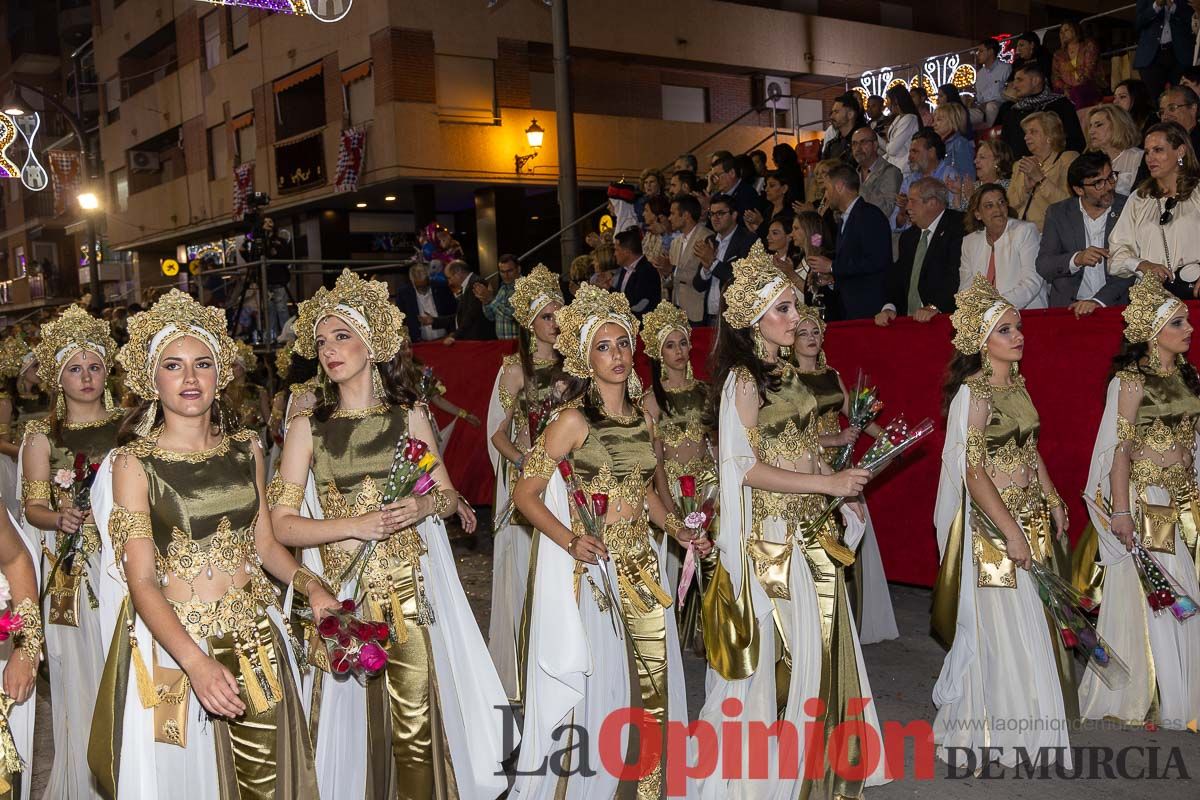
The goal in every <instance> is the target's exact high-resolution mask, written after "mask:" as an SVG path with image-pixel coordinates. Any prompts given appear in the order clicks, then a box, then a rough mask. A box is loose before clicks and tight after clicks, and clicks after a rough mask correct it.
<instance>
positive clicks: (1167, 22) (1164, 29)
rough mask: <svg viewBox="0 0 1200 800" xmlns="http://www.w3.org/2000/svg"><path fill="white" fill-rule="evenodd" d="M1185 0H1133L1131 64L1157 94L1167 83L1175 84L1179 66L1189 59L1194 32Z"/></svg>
mask: <svg viewBox="0 0 1200 800" xmlns="http://www.w3.org/2000/svg"><path fill="white" fill-rule="evenodd" d="M1193 14H1194V11H1193V8H1192V6H1191V4H1189V3H1188V0H1137V10H1136V11H1135V12H1134V27H1135V28H1136V29H1137V32H1138V43H1137V50H1135V51H1134V54H1133V68H1134V69H1136V70H1137V71H1138V75H1139V76H1140V77H1141V79H1142V80H1143V81H1145V83H1146V88H1147V89H1148V90H1149V91H1150V96H1151V97H1158V95H1159V93H1161V92H1162V90H1163V87H1164V86H1166V85H1167V84H1168V83H1172V84H1176V85H1177V84H1178V83H1179V75H1180V72H1181V71H1182V69H1183V68H1184V67H1186V66H1188V65H1190V64H1191V63H1192V59H1193V57H1194V52H1193V49H1194V47H1195V42H1196V35H1195V33H1193V32H1192V15H1193Z"/></svg>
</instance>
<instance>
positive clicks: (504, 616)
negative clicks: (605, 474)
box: [487, 369, 533, 698]
mask: <svg viewBox="0 0 1200 800" xmlns="http://www.w3.org/2000/svg"><path fill="white" fill-rule="evenodd" d="M503 375H504V370H503V369H501V370H500V372H499V373H498V374H497V375H496V383H495V385H494V386H492V399H491V402H490V403H489V405H488V414H487V448H488V457H489V458H490V459H491V462H492V470H493V471H494V472H495V473H496V494H495V500H494V502H493V504H492V516H493V519H494V518H495V515H496V514H499V513H500V509H502V508H504V507H505V506H507V505H508V501H509V497H510V496H511V495H510V492H511V491H512V487H511V486H509V485H508V459H506V458H505V457H504V456H502V455H501V454H500V451H499V450H497V449H496V445H494V444H492V436H494V435H495V433H496V431H498V430H499V429H500V425H501V423H503V422H504V418H505V416H507V412H505V410H504V407H503V406H502V405H500V378H501V377H502V376H503ZM532 549H533V532H532V531H531V530H530V529H529V528H528V527H526V526H524V525H512V524H509V525H505V526H504V527H502V528H497V529H495V530H494V531H493V534H492V613H491V622H490V623H489V625H488V652H489V653H491V655H492V661H493V662H494V663H495V665H496V672H497V674H499V676H500V682H501V683H502V684H503V685H504V691H505V692H507V693H508V696H509V697H512V698H515V697H516V696H517V684H518V682H519V677H518V670H519V669H520V666H519V664H518V661H519V659H518V654H517V632H518V630H519V629H520V627H521V610H522V608H523V607H524V605H525V587H526V585H527V584H528V581H529V553H530V550H532Z"/></svg>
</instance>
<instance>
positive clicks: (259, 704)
mask: <svg viewBox="0 0 1200 800" xmlns="http://www.w3.org/2000/svg"><path fill="white" fill-rule="evenodd" d="M238 670H239V671H240V672H241V673H242V680H243V681H244V682H245V684H246V699H247V700H248V701H249V703H248V705H249V706H250V713H251V714H262V713H265V712H266V711H268V710H269V709H270V708H271V704H270V702H269V701H268V700H267V695H266V693H265V692H263V687H262V684H261V683H259V682H258V676H257V675H255V674H254V666H253V665H252V664H251V663H250V657H249V655H248V654H247V652H246V649H245V648H243V647H241V646H240V645H239V646H238Z"/></svg>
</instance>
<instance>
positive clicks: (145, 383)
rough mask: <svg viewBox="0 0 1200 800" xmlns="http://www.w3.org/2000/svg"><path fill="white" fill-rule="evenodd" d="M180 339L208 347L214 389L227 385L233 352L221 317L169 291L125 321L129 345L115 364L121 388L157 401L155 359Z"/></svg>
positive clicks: (232, 346) (150, 415) (217, 312)
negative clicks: (212, 361)
mask: <svg viewBox="0 0 1200 800" xmlns="http://www.w3.org/2000/svg"><path fill="white" fill-rule="evenodd" d="M184 336H194V337H195V338H197V339H199V340H200V341H202V342H204V343H205V344H206V345H208V349H209V350H211V351H212V354H213V358H215V359H216V362H217V389H224V388H225V387H226V386H227V385H229V381H230V380H232V379H233V354H234V349H235V348H234V344H233V339H231V338H230V337H229V333H228V331H226V329H225V314H224V313H222V311H221V309H219V308H213V307H212V306H202V305H200V304H199V303H197V302H196V300H195V299H194V298H193V297H192V296H191V295H188V294H184V293H183V292H181V291H179V290H178V289H172V290H171V291H169V292H167V293H166V294H164V295H163V296H162V297H160V298H158V302H156V303H155V304H154V305H152V306H151V307H150V308H149V310H147V311H143V312H141V313H140V314H134V315H133V316H132V317H130V318H129V342H128V343H127V344H126V345H125V346H124V347H122V348H121V352H120V353H118V354H117V362H118V363H119V364H120V365H121V367H122V368H123V369H124V370H125V385H126V386H128V387H129V389H130V391H132V392H133V393H134V394H136V395H137V396H138V397H141V398H142V399H145V400H153V399H157V397H158V390H157V389H156V388H154V372H155V370H156V369H157V368H158V361H159V358H160V357H161V356H162V351H163V349H164V348H166V346H167V345H168V344H170V343H171V342H174V341H175V340H176V339H181V338H183V337H184ZM153 412H154V409H153V408H151V409H150V410H149V411H148V412H147V413H148V416H149V417H150V418H151V419H153V417H154V413H153ZM139 432H140V431H139ZM147 432H148V431H147Z"/></svg>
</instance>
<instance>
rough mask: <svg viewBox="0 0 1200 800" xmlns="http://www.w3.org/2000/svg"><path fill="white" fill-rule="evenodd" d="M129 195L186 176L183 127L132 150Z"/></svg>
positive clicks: (128, 155)
mask: <svg viewBox="0 0 1200 800" xmlns="http://www.w3.org/2000/svg"><path fill="white" fill-rule="evenodd" d="M126 156H127V159H128V164H127V166H128V169H129V193H130V194H137V193H138V192H142V191H145V190H146V189H151V188H153V187H155V186H158V185H160V184H164V183H170V182H171V181H173V180H175V179H176V178H179V177H182V176H183V174H184V171H185V169H186V168H185V166H184V161H183V148H182V147H181V146H180V139H179V126H175V127H174V128H171V129H170V130H168V131H164V132H162V133H160V134H159V135H158V136H152V137H151V138H149V139H147V140H146V141H144V142H141V143H139V144H137V145H134V146H133V147H131V148H129V150H128V151H127V153H126Z"/></svg>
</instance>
